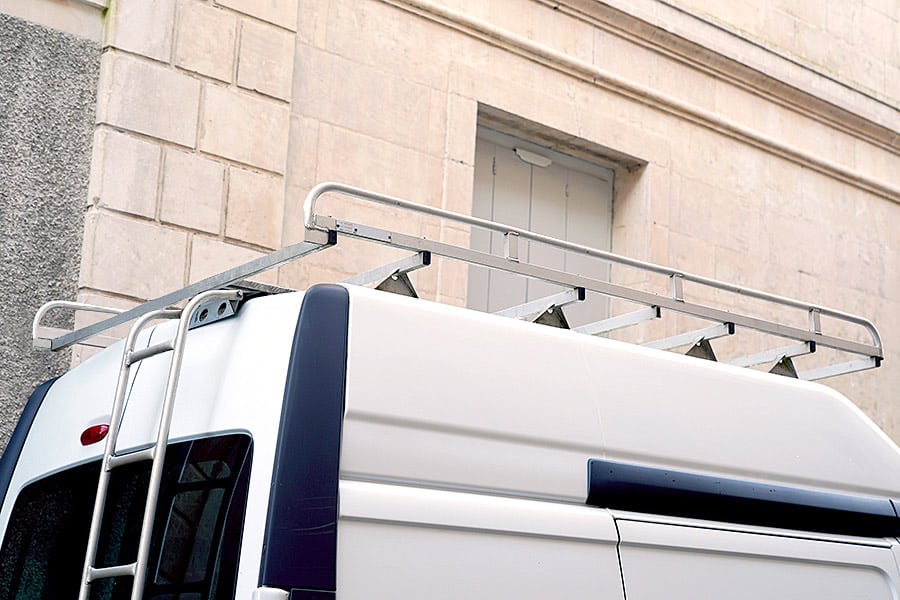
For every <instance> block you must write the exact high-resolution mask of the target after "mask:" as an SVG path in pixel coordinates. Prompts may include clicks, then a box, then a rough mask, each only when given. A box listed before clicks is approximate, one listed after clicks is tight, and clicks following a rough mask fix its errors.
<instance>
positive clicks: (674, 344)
mask: <svg viewBox="0 0 900 600" xmlns="http://www.w3.org/2000/svg"><path fill="white" fill-rule="evenodd" d="M733 334H734V323H721V324H719V325H713V326H712V327H706V328H704V329H698V330H696V331H688V332H687V333H682V334H679V335H673V336H672V337H668V338H665V339H662V340H656V341H655V342H647V343H646V344H642V345H643V346H644V347H646V348H656V349H657V350H671V349H672V348H679V347H681V346H688V345H691V346H693V345H694V344H696V343H697V342H699V341H700V340H715V339H718V338H721V337H725V336H727V335H733Z"/></svg>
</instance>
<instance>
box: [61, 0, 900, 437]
mask: <svg viewBox="0 0 900 600" xmlns="http://www.w3.org/2000/svg"><path fill="white" fill-rule="evenodd" d="M726 4H727V6H725V5H722V4H721V3H712V2H702V0H677V1H676V0H670V1H660V0H629V1H627V2H626V1H625V0H607V1H605V2H597V1H596V0H329V1H324V0H264V1H259V2H255V1H251V0H217V1H214V0H178V1H176V0H159V1H157V2H153V3H149V2H145V1H144V0H114V1H112V2H111V3H110V7H109V9H108V11H107V16H106V35H105V42H104V52H103V56H102V60H101V69H100V80H99V84H98V92H97V93H98V106H97V117H96V126H95V132H94V143H93V158H92V162H91V175H90V189H89V192H88V196H87V199H88V203H89V205H90V208H89V210H88V212H87V216H86V223H85V228H84V244H83V248H82V254H81V256H82V264H81V269H80V279H79V297H80V298H81V299H83V300H87V301H101V302H104V303H112V304H116V305H121V306H129V305H132V304H134V303H136V302H139V301H140V300H143V299H147V298H150V297H154V296H157V295H160V294H162V293H164V292H167V291H170V290H172V289H174V288H177V287H180V286H182V285H184V284H186V283H188V282H191V281H195V280H197V279H200V278H202V277H204V276H207V275H209V274H212V273H214V272H216V271H219V270H222V269H224V268H226V267H228V266H232V265H234V264H237V263H240V262H243V261H246V260H249V259H251V258H254V257H256V256H259V255H260V254H261V253H263V252H266V251H268V250H270V249H274V248H278V247H281V246H284V245H287V244H289V243H293V242H295V241H299V240H300V239H302V235H303V229H302V203H303V199H304V197H305V195H306V194H307V192H308V191H309V190H310V189H311V188H312V186H313V185H314V184H315V183H317V182H320V181H325V180H336V181H341V182H345V183H350V184H354V185H359V186H362V187H366V188H370V189H373V190H376V191H379V192H382V193H387V194H392V195H396V196H400V197H404V198H409V199H412V200H416V201H419V202H424V203H428V204H431V205H433V206H440V207H442V208H446V209H449V210H454V211H458V212H463V213H466V212H469V211H470V210H471V206H472V194H473V185H474V181H475V169H476V165H475V159H474V157H475V143H476V135H477V131H478V127H479V126H486V127H490V128H492V129H498V130H501V131H503V132H504V133H508V134H512V135H515V136H518V137H521V138H523V139H526V140H529V141H532V142H535V143H537V144H539V145H542V146H546V147H548V148H552V149H554V150H557V151H559V152H563V153H566V154H571V155H574V156H577V157H579V158H581V159H585V160H588V161H592V162H596V163H598V164H601V165H604V166H608V167H612V168H613V169H614V170H615V172H616V183H615V200H614V211H613V212H614V214H613V224H612V228H613V244H612V246H613V251H615V252H618V253H621V254H626V255H628V256H632V257H634V258H638V259H643V260H649V261H653V262H658V263H662V264H666V265H670V266H673V267H676V268H679V269H682V270H685V271H689V272H692V273H696V274H698V275H704V276H708V277H714V278H717V279H722V280H727V281H731V282H734V283H738V284H742V285H747V286H750V287H754V288H759V289H763V290H766V291H770V292H774V293H777V294H780V295H785V296H794V297H800V298H803V299H807V300H809V301H812V302H817V303H820V304H824V305H827V306H833V307H835V308H840V309H844V310H846V311H848V312H854V313H859V314H863V315H865V316H867V317H869V318H871V319H872V320H874V321H875V323H876V324H877V325H878V327H879V329H880V330H881V331H882V334H883V337H884V340H885V346H886V348H887V357H886V361H885V365H884V367H882V368H881V369H878V370H877V371H874V372H872V373H862V374H857V375H851V376H847V377H843V378H840V379H837V380H834V381H832V382H829V384H830V385H834V387H836V388H838V389H840V390H841V391H843V392H845V393H847V394H848V395H849V396H850V397H851V398H852V399H853V400H855V401H856V402H857V403H858V404H859V405H860V406H861V407H862V408H863V409H864V410H865V411H866V412H867V413H869V414H870V415H872V416H873V417H874V418H875V419H876V421H878V422H879V423H880V424H881V425H882V426H883V427H884V428H885V429H886V430H887V431H888V432H889V433H890V434H891V435H892V436H893V437H894V438H895V439H897V438H900V405H898V400H897V398H896V389H898V387H900V351H898V350H897V348H898V347H900V277H898V276H897V273H898V272H900V248H898V244H900V240H898V235H897V233H896V232H898V231H900V169H897V168H896V167H897V164H898V159H897V156H898V152H900V141H898V132H900V110H898V104H900V93H898V91H897V89H896V81H897V80H898V79H900V78H897V77H896V76H894V75H895V71H896V69H897V68H898V63H900V59H898V52H897V27H896V23H897V14H896V10H895V9H894V3H892V2H890V1H889V0H888V1H877V0H852V1H850V2H842V3H839V2H833V1H832V0H829V1H828V2H826V3H824V4H823V3H814V2H790V3H788V2H784V3H778V2H776V3H770V4H769V5H767V7H766V8H765V9H760V8H758V7H753V6H752V5H751V3H745V2H730V3H726ZM820 5H821V6H820ZM817 7H818V8H817ZM848 15H849V16H848ZM869 31H872V32H873V33H871V35H870V34H867V33H863V32H869ZM876 38H877V43H876V42H873V41H872V40H873V39H876ZM835 48H838V49H837V50H836V49H835ZM321 206H322V207H323V210H324V211H325V212H328V213H334V214H335V215H336V216H339V215H342V216H348V217H349V216H351V215H352V216H353V217H354V218H358V219H360V220H362V221H366V222H369V223H371V224H378V223H396V222H397V218H396V215H395V214H393V213H392V212H391V211H389V210H387V211H385V210H375V209H372V208H370V207H367V206H361V205H360V204H359V203H353V202H348V201H346V200H339V199H337V198H327V199H325V200H323V202H322V205H321ZM402 223H403V225H402V226H403V227H404V228H405V229H406V231H408V232H409V233H414V234H416V235H426V236H427V237H435V238H439V239H442V240H450V241H459V242H463V243H464V242H465V241H466V240H467V239H468V235H469V232H468V231H467V230H466V229H465V228H463V227H459V226H455V225H449V224H446V223H436V222H431V221H427V220H409V219H405V220H403V221H402ZM341 246H342V248H339V249H337V250H335V251H329V252H328V253H325V254H322V255H319V256H316V257H314V259H313V260H309V261H304V262H303V263H298V264H292V265H288V266H285V267H282V268H281V269H279V270H277V271H273V272H270V273H266V274H263V275H262V276H261V279H262V280H264V281H267V282H270V283H278V284H281V285H285V286H290V287H303V286H306V285H308V284H309V283H312V282H315V281H320V280H335V279H340V278H342V277H344V276H346V275H347V274H349V273H350V272H352V271H356V270H358V269H364V268H366V267H368V266H375V265H376V264H378V263H381V262H385V261H387V260H389V259H391V258H392V257H393V256H395V253H393V252H391V251H390V250H388V249H381V250H377V251H374V252H373V251H367V252H366V254H365V255H364V256H362V257H360V255H359V254H354V253H353V251H352V250H353V249H354V248H353V246H354V244H352V243H349V242H348V243H345V242H343V241H342V242H341ZM466 277H467V273H466V270H465V268H463V267H461V266H459V265H454V264H445V263H440V264H438V265H437V266H436V267H432V268H430V269H427V270H423V271H420V272H418V273H417V274H416V276H415V282H416V285H417V288H418V290H419V292H420V293H421V294H422V295H424V296H426V297H428V298H436V299H438V300H440V301H443V302H450V303H455V304H463V303H464V302H465V298H466ZM613 277H614V279H615V280H616V281H617V282H627V283H633V284H637V285H641V286H644V287H646V288H647V289H650V290H652V291H660V292H664V291H665V282H664V281H662V282H660V281H657V280H655V279H653V278H647V277H643V276H639V275H636V274H634V273H631V272H626V271H622V270H614V271H613ZM689 293H693V292H692V291H689ZM699 298H700V299H714V298H706V297H705V296H703V295H700V296H699ZM738 304H741V305H742V308H749V309H752V310H758V311H761V312H766V311H767V310H768V308H767V307H758V306H743V305H744V304H749V303H746V302H744V301H740V300H739V301H738ZM614 308H615V310H629V309H632V308H633V307H624V306H618V305H616V306H615V307H614ZM682 321H683V320H680V319H674V320H671V319H670V320H667V321H665V322H663V323H655V324H652V325H649V326H646V327H641V328H637V329H635V330H634V331H633V332H631V333H630V334H628V335H629V336H630V337H631V338H632V339H646V338H648V337H650V336H661V335H665V334H667V333H669V332H672V331H674V327H675V324H676V323H677V324H682V325H687V326H689V325H691V324H689V323H682ZM798 325H800V326H803V325H804V324H803V323H800V324H798ZM754 342H755V340H754V338H753V337H751V338H750V339H749V341H748V342H741V343H736V342H735V341H733V340H726V341H723V342H721V343H720V344H718V345H717V349H718V350H720V351H721V352H722V353H723V355H725V356H727V355H729V353H730V354H735V353H738V352H742V351H746V350H748V349H750V348H752V344H753V343H754ZM83 356H84V354H83V353H82V352H81V351H76V356H75V360H79V359H81V358H82V357H83ZM813 362H815V359H813Z"/></svg>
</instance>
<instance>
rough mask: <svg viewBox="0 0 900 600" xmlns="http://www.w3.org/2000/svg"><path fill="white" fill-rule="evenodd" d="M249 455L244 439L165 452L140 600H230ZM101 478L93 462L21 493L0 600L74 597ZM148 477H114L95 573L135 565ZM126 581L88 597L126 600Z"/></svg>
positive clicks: (138, 470)
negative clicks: (145, 579)
mask: <svg viewBox="0 0 900 600" xmlns="http://www.w3.org/2000/svg"><path fill="white" fill-rule="evenodd" d="M250 455H251V442H250V438H249V437H248V436H246V435H225V436H219V437H214V438H204V439H198V440H193V441H188V442H180V443H177V444H171V445H170V446H169V447H168V449H167V450H166V463H165V468H164V473H163V482H162V486H161V488H160V496H159V504H158V507H157V511H156V520H155V522H154V531H153V539H152V542H151V550H150V561H149V563H148V565H147V583H146V585H145V587H144V598H145V599H156V600H213V599H216V600H219V599H223V600H224V599H229V600H230V599H232V598H234V585H235V578H236V574H237V559H238V550H239V548H240V538H241V531H242V526H243V521H244V509H245V507H246V502H247V490H248V483H249V477H250ZM99 469H100V463H99V461H94V462H91V463H88V464H84V465H81V466H78V467H74V468H71V469H68V470H66V471H62V472H59V473H56V474H54V475H50V476H48V477H46V478H44V479H41V480H39V481H36V482H34V483H31V484H30V485H28V486H27V487H25V488H24V489H23V490H22V492H21V493H20V494H19V497H18V498H17V499H16V503H15V506H14V507H13V511H12V515H11V517H10V522H9V526H8V527H7V532H6V538H5V540H4V542H3V547H2V549H0V600H45V599H46V600H67V599H69V598H71V599H73V600H75V599H77V598H78V591H79V589H80V586H81V570H82V567H83V564H84V554H85V551H86V548H87V537H88V531H89V529H90V522H91V512H92V510H93V505H94V498H95V496H96V492H97V489H96V488H97V480H98V476H99ZM149 478H150V463H149V462H144V463H136V464H131V465H126V466H122V467H119V468H117V469H115V470H114V471H113V472H112V477H111V480H110V488H109V495H108V498H107V504H106V511H105V514H104V521H103V526H102V528H101V535H100V547H99V551H98V553H97V561H96V565H95V566H98V567H107V566H113V565H119V564H125V563H130V562H133V561H134V560H135V558H136V555H137V544H138V538H139V536H140V530H141V519H142V517H143V510H144V501H145V498H146V492H147V482H148V481H149ZM131 581H132V578H131V577H117V578H114V579H106V580H99V581H95V582H93V583H92V584H91V598H92V599H97V600H118V599H119V598H123V599H126V598H130V595H131Z"/></svg>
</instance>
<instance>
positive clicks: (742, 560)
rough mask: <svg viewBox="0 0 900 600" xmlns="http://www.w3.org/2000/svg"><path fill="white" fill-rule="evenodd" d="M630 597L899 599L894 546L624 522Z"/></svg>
mask: <svg viewBox="0 0 900 600" xmlns="http://www.w3.org/2000/svg"><path fill="white" fill-rule="evenodd" d="M617 525H618V527H619V533H620V535H621V538H622V541H621V544H620V554H621V560H622V572H623V575H624V578H625V587H626V590H627V593H628V598H629V600H650V599H653V600H658V599H660V598H666V599H672V600H681V599H685V600H686V599H688V598H690V599H693V598H736V599H739V600H741V599H746V600H751V599H754V600H755V599H758V598H772V599H785V600H787V599H791V600H798V599H799V600H829V599H834V600H839V599H840V600H846V599H847V598H885V599H887V598H897V597H898V595H897V590H898V574H897V565H896V562H895V560H894V555H893V553H892V551H891V549H890V548H885V547H880V546H876V545H871V544H865V543H850V542H843V543H840V542H834V541H824V540H815V539H801V538H791V537H782V536H777V535H771V534H768V535H758V534H752V533H746V532H735V531H726V530H716V529H707V528H703V527H684V526H678V525H667V524H661V523H645V522H638V521H629V520H618V521H617Z"/></svg>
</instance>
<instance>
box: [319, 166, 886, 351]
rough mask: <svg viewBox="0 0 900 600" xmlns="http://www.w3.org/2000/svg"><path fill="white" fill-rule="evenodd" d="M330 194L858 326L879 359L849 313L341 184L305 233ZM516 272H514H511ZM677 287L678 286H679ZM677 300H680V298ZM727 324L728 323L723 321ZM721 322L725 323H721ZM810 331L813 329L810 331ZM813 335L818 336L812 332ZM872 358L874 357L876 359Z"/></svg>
mask: <svg viewBox="0 0 900 600" xmlns="http://www.w3.org/2000/svg"><path fill="white" fill-rule="evenodd" d="M329 192H334V193H340V194H343V195H346V196H351V197H354V198H357V199H361V200H368V201H371V202H375V203H377V204H384V205H387V206H395V207H399V208H403V209H406V210H410V211H413V212H418V213H422V214H426V215H431V216H434V217H438V218H441V219H447V220H450V221H455V222H457V223H463V224H466V225H471V226H475V227H480V228H483V229H487V230H490V231H495V232H499V233H503V234H515V235H518V236H519V237H521V238H524V239H528V240H532V241H535V242H539V243H543V244H548V245H550V246H554V247H557V248H560V249H563V250H569V251H572V252H577V253H580V254H584V255H586V256H590V257H593V258H597V259H600V260H605V261H607V262H611V263H615V264H619V265H624V266H628V267H632V268H635V269H640V270H642V271H646V272H650V273H655V274H659V275H665V276H667V277H670V278H680V279H682V280H683V281H689V282H692V283H696V284H699V285H703V286H706V287H710V288H714V289H719V290H723V291H726V292H731V293H734V294H738V295H743V296H747V297H750V298H755V299H758V300H763V301H767V302H771V303H774V304H779V305H782V306H787V307H791V308H798V309H802V310H803V311H806V312H807V313H818V314H821V315H825V316H828V317H832V318H835V319H838V320H841V321H846V322H849V323H853V324H855V325H859V326H860V327H862V328H864V329H865V330H866V331H867V332H868V333H869V335H870V336H871V338H872V345H873V346H875V347H877V348H878V352H877V354H875V355H877V356H882V342H881V337H880V335H879V334H878V331H877V329H876V328H875V326H874V324H872V322H871V321H869V320H868V319H865V318H863V317H860V316H858V315H853V314H850V313H846V312H843V311H838V310H834V309H831V308H828V307H825V306H820V305H818V304H812V303H808V302H802V301H799V300H794V299H792V298H787V297H784V296H779V295H776V294H770V293H768V292H762V291H759V290H754V289H752V288H746V287H742V286H739V285H735V284H731V283H727V282H724V281H719V280H716V279H712V278H709V277H702V276H700V275H693V274H691V273H686V272H684V271H679V270H677V269H671V268H669V267H664V266H662V265H657V264H654V263H649V262H645V261H640V260H635V259H632V258H628V257H626V256H621V255H618V254H614V253H612V252H606V251H603V250H597V249H596V248H590V247H588V246H583V245H581V244H576V243H573V242H569V241H566V240H560V239H557V238H553V237H550V236H546V235H542V234H539V233H534V232H532V231H528V230H525V229H521V228H518V227H513V226H511V225H504V224H503V223H497V222H495V221H489V220H486V219H481V218H478V217H473V216H470V215H464V214H460V213H455V212H452V211H448V210H444V209H440V208H435V207H432V206H426V205H423V204H419V203H415V202H411V201H409V200H404V199H402V198H397V197H394V196H388V195H385V194H378V193H375V192H371V191H368V190H364V189H362V188H357V187H353V186H349V185H345V184H341V183H334V182H324V183H320V184H318V185H316V186H315V187H314V188H313V189H312V190H310V192H309V194H308V195H307V197H306V200H305V201H304V205H303V213H304V220H305V226H306V229H307V232H310V233H313V232H315V231H316V230H334V226H333V225H331V226H329V224H330V223H333V222H334V220H333V219H330V218H328V217H326V218H324V219H323V218H322V215H318V214H316V212H315V208H316V203H317V201H318V199H319V198H320V197H321V196H322V195H324V194H326V193H329ZM342 233H348V234H350V235H353V234H352V232H349V231H343V230H342ZM390 235H391V236H396V235H398V234H396V233H393V232H391V234H390ZM363 237H366V239H375V238H373V237H371V236H363ZM514 272H515V271H514ZM679 287H680V286H679ZM679 300H680V298H679ZM725 321H727V319H725ZM723 322H724V321H723ZM811 329H813V330H814V329H815V328H813V327H811ZM814 333H817V332H815V331H814ZM875 355H873V356H875Z"/></svg>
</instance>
